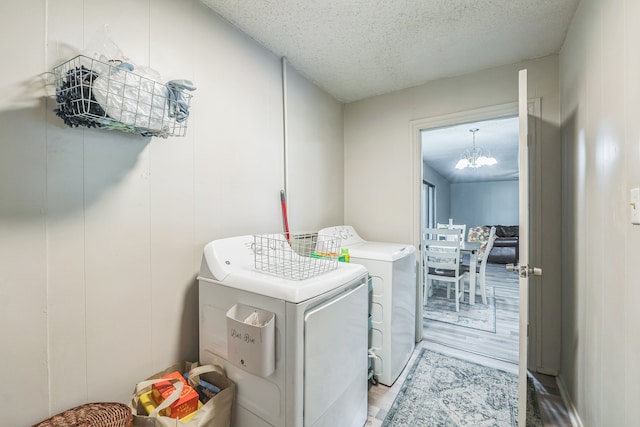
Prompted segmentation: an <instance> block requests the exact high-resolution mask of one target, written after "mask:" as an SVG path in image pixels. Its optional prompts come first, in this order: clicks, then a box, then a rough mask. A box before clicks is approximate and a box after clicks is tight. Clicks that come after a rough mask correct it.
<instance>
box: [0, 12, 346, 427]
mask: <svg viewBox="0 0 640 427" xmlns="http://www.w3.org/2000/svg"><path fill="white" fill-rule="evenodd" d="M105 25H106V26H107V27H108V29H109V33H110V34H111V38H112V39H113V41H114V42H115V43H116V44H117V45H118V46H119V48H120V49H121V50H122V51H123V53H124V54H125V55H126V56H127V57H128V58H130V59H131V60H132V61H133V62H135V63H136V64H138V65H146V66H150V67H151V68H153V69H155V70H157V71H158V72H159V73H160V74H161V75H162V78H163V80H165V81H166V80H170V79H189V80H192V81H193V82H194V84H195V85H196V86H197V90H196V91H195V92H193V101H192V104H191V114H190V117H189V121H188V129H187V134H186V137H183V138H180V137H169V138H167V139H162V138H144V137H141V136H135V135H131V134H127V133H122V132H118V131H107V130H100V129H85V128H69V127H67V126H65V125H64V124H63V122H62V120H60V119H59V118H58V117H56V116H55V114H54V112H53V109H54V107H55V103H54V101H53V100H52V98H51V95H52V94H53V93H54V88H53V86H52V85H51V84H50V83H51V80H52V79H51V75H50V74H48V73H49V72H50V71H51V70H52V68H53V67H54V66H55V65H57V64H59V63H61V62H63V61H66V60H68V59H70V58H71V57H73V56H74V55H75V54H77V53H78V52H80V51H81V50H82V49H83V48H84V47H86V46H87V45H88V44H89V43H90V42H91V40H92V38H93V37H94V35H95V34H96V32H98V31H99V30H101V29H102V28H103V26H105ZM0 35H1V36H2V37H0V49H1V50H2V53H3V61H2V63H3V67H2V69H1V70H0V76H1V78H0V360H2V365H1V367H0V376H1V377H2V378H3V380H4V384H5V386H4V387H2V389H1V390H0V411H1V412H2V414H3V421H2V423H1V424H3V425H11V426H25V425H31V424H33V423H35V422H37V421H39V420H42V419H45V418H47V417H48V416H50V415H52V414H55V413H58V412H60V411H62V410H64V409H67V408H70V407H72V406H75V405H78V404H81V403H84V402H88V401H114V400H115V401H121V402H126V401H127V400H128V398H129V396H130V393H131V391H132V390H133V386H134V384H135V382H136V381H138V380H141V379H144V378H146V377H147V376H149V375H151V374H153V373H154V372H156V371H158V370H160V369H163V368H165V367H167V366H168V365H169V364H172V363H174V362H176V361H178V360H182V359H190V360H194V359H197V355H198V354H197V350H198V349H197V346H198V342H197V336H198V335H197V333H198V331H197V328H198V313H197V310H198V304H197V283H196V276H197V273H198V269H199V267H200V259H201V253H202V248H203V246H204V245H205V243H207V242H208V241H210V240H213V239H217V238H222V237H227V236H232V235H238V234H252V233H262V232H271V231H278V230H281V227H282V220H281V212H280V203H279V201H280V199H279V197H280V190H281V189H282V188H284V176H285V170H284V148H283V135H284V127H283V94H282V92H283V91H282V67H281V60H280V58H278V57H276V56H275V55H274V54H273V53H271V52H269V51H267V50H266V49H264V48H262V47H261V46H259V45H258V44H256V42H255V41H253V40H252V39H251V38H249V37H248V36H246V35H244V34H243V33H241V32H239V31H237V30H236V29H234V28H233V27H232V26H231V25H230V24H229V23H228V22H226V21H225V20H223V19H221V18H220V17H218V16H217V15H216V14H214V13H213V12H212V11H211V10H209V9H207V8H206V7H205V6H203V5H202V4H201V3H200V2H199V1H196V0H190V1H185V0H180V1H179V0H135V1H131V0H116V1H109V2H104V1H97V0H67V1H64V2H61V1H45V0H27V1H22V2H2V3H1V4H0ZM289 76H290V77H291V83H288V85H287V88H288V96H289V97H290V99H291V104H292V105H293V106H296V107H298V106H300V105H305V106H306V109H305V110H304V111H301V110H300V109H299V108H291V109H290V110H289V112H288V123H289V124H291V126H292V128H291V132H290V135H291V137H290V139H289V147H290V151H289V160H288V163H289V165H291V168H290V170H289V171H288V174H289V182H290V183H291V189H290V194H289V197H290V199H291V201H292V203H293V205H292V212H291V214H292V217H293V218H295V224H296V225H297V226H300V227H304V228H308V229H318V228H320V227H321V226H325V225H328V224H329V223H333V222H337V223H341V222H342V219H343V218H342V212H343V203H342V194H341V190H336V188H335V187H336V182H341V181H342V105H341V104H340V103H339V102H337V101H335V100H333V99H332V98H331V97H330V96H328V95H326V94H324V93H323V92H322V91H321V90H319V89H318V88H317V87H315V86H314V85H313V84H311V83H310V82H309V81H307V80H306V79H305V78H303V77H302V76H299V75H297V74H296V72H295V70H294V69H293V68H291V69H290V71H289ZM309 130H311V131H313V132H310V131H309ZM300 134H303V135H311V136H310V137H309V138H299V137H297V136H299V135H300ZM325 141H326V146H325V145H324V144H323V142H325ZM311 159H313V160H312V161H313V162H315V163H314V169H311V170H305V169H303V168H302V167H300V165H301V164H302V162H304V164H307V165H308V164H309V163H310V161H311ZM315 168H318V169H315ZM319 169H322V170H323V171H324V172H325V173H324V175H325V176H326V177H327V179H317V178H318V177H317V176H315V175H316V174H315V172H316V171H317V170H319ZM311 172H314V174H311ZM303 184H304V185H305V186H306V187H304V189H303ZM310 188H313V195H314V201H315V203H314V204H313V205H312V206H308V207H307V206H306V205H305V204H304V203H299V202H298V201H300V200H303V197H306V191H308V189H310ZM303 191H304V194H302V193H303ZM298 221H299V222H298Z"/></svg>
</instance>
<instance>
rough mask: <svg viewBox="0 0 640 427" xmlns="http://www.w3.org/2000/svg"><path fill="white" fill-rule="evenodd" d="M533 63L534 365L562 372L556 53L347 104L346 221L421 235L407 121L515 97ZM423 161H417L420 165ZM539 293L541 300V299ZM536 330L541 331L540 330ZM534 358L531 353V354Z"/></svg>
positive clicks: (381, 237)
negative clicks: (537, 271)
mask: <svg viewBox="0 0 640 427" xmlns="http://www.w3.org/2000/svg"><path fill="white" fill-rule="evenodd" d="M522 68H527V69H528V75H529V85H528V89H529V97H530V98H540V99H541V112H542V120H541V122H540V123H539V125H540V126H539V134H540V138H539V141H540V142H541V144H540V146H536V147H533V148H532V150H533V151H534V152H536V153H537V154H536V155H537V159H533V163H534V167H533V169H532V171H531V172H532V182H533V185H534V188H535V190H536V191H535V193H534V204H533V206H536V207H540V211H532V212H531V213H532V215H533V216H534V222H533V223H532V224H533V226H535V228H534V230H536V233H535V234H534V235H532V238H533V239H534V244H536V245H537V246H536V251H534V252H533V253H532V254H531V256H530V261H531V263H532V264H533V265H536V266H540V267H542V268H543V270H544V272H545V273H544V276H542V277H536V278H532V279H531V280H530V282H531V283H532V286H531V296H530V298H531V299H532V300H533V301H534V304H536V306H537V307H538V309H537V310H534V311H532V312H531V313H530V322H531V323H532V325H534V327H538V329H537V330H536V331H534V332H535V333H536V334H538V333H539V335H540V340H539V343H538V344H539V345H538V348H537V351H539V353H537V354H535V355H534V356H535V360H534V362H535V364H536V366H535V368H536V369H540V370H544V371H546V372H557V370H558V368H559V365H560V351H559V349H560V319H559V317H560V276H561V266H562V261H561V252H560V234H561V229H560V216H561V213H560V202H561V194H560V144H559V138H560V136H559V121H560V117H559V108H560V106H559V93H558V57H557V56H555V55H552V56H549V57H545V58H541V59H538V60H534V61H527V62H523V63H519V64H513V65H508V66H504V67H499V68H495V69H491V70H485V71H479V72H476V73H472V74H468V75H464V76H459V77H453V78H449V79H443V80H438V81H434V82H430V83H427V84H424V85H422V86H418V87H414V88H410V89H406V90H401V91H397V92H393V93H391V94H388V95H381V96H377V97H373V98H369V99H365V100H362V101H358V102H354V103H350V104H347V105H346V106H345V131H344V143H345V212H344V215H345V222H346V223H349V224H352V225H353V226H354V227H355V228H356V229H357V230H358V233H360V235H361V236H362V237H363V238H365V239H367V240H378V241H391V242H408V243H412V244H414V245H416V247H417V245H418V243H419V238H420V236H419V233H416V235H415V236H414V235H412V229H413V221H414V209H419V201H416V200H415V199H414V197H413V193H412V189H413V182H412V179H413V178H412V177H413V173H414V170H415V168H416V164H414V162H420V160H419V159H418V160H416V159H415V158H414V152H413V151H412V147H411V132H410V122H411V121H412V120H419V119H425V118H434V117H439V116H442V115H446V114H453V113H459V112H464V111H469V110H476V109H480V108H484V107H488V106H497V105H503V104H508V103H512V102H515V101H516V100H517V97H518V71H519V70H520V69H522ZM417 167H419V163H418V166H417ZM536 301H538V302H536ZM538 331H539V332H538ZM532 359H534V358H533V357H532Z"/></svg>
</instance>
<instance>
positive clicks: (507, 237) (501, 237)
mask: <svg viewBox="0 0 640 427" xmlns="http://www.w3.org/2000/svg"><path fill="white" fill-rule="evenodd" d="M487 227H495V228H496V238H495V240H494V241H493V248H492V249H491V252H490V253H489V257H488V258H487V261H488V262H492V263H497V264H517V263H518V259H519V258H520V257H519V248H518V245H519V239H518V233H519V226H517V225H493V226H492V225H487Z"/></svg>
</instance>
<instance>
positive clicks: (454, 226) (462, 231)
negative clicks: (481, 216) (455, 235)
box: [436, 223, 467, 240]
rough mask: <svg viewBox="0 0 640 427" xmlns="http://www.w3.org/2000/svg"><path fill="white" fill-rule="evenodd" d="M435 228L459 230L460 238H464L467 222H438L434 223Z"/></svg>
mask: <svg viewBox="0 0 640 427" xmlns="http://www.w3.org/2000/svg"><path fill="white" fill-rule="evenodd" d="M436 227H437V228H444V229H447V228H448V229H455V230H460V234H461V235H462V239H463V240H464V236H466V234H465V232H466V231H467V224H440V223H438V224H437V225H436Z"/></svg>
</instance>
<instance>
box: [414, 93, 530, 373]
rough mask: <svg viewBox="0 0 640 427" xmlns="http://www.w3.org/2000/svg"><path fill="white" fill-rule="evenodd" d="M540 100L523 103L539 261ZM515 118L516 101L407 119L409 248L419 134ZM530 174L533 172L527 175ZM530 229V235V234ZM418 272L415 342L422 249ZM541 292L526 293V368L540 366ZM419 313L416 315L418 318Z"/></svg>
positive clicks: (418, 192) (418, 229) (418, 221)
mask: <svg viewBox="0 0 640 427" xmlns="http://www.w3.org/2000/svg"><path fill="white" fill-rule="evenodd" d="M540 105H541V100H540V98H530V99H529V100H528V101H527V109H528V113H529V171H530V173H529V205H530V206H534V212H532V213H533V218H531V222H530V226H529V228H530V230H529V245H530V248H531V251H530V254H535V256H536V258H537V259H541V254H542V245H541V240H540V236H541V229H542V227H541V226H542V224H541V217H542V215H541V212H542V207H541V203H540V202H541V167H542V165H541V162H540V159H541V150H540V129H539V128H540V119H541V117H542V116H541V108H540ZM517 115H518V102H517V101H514V102H509V103H505V104H499V105H493V106H488V107H482V108H477V109H473V110H467V111H461V112H456V113H450V114H443V115H439V116H435V117H425V118H421V119H415V120H411V121H410V122H409V132H410V139H411V153H410V159H411V177H412V179H411V187H412V188H411V206H412V210H411V212H412V225H411V235H412V236H413V245H414V246H415V247H416V248H422V246H421V244H422V217H423V214H424V213H423V212H422V179H423V177H422V174H423V171H422V168H423V164H422V135H421V132H422V131H423V130H427V129H433V128H439V127H444V126H452V125H456V124H461V123H469V122H474V121H482V120H490V119H500V118H506V117H514V116H517ZM531 172H533V173H531ZM532 175H533V176H532ZM531 230H533V231H534V233H531ZM417 256H418V263H417V265H418V269H419V272H420V274H417V277H418V286H417V298H416V330H415V340H416V342H420V341H421V340H422V332H423V329H422V304H421V301H423V298H424V295H423V292H422V287H423V277H422V269H423V268H424V266H423V259H422V258H423V257H422V250H419V251H418V254H417ZM530 262H531V260H530ZM540 302H541V290H540V289H539V287H537V288H534V289H531V288H530V290H529V308H530V310H529V325H530V333H529V343H528V344H529V345H528V352H527V353H528V354H527V356H528V357H527V360H528V365H529V366H540V365H541V363H540V362H541V349H540V348H539V347H540V346H539V345H538V343H540V342H541V336H540V335H541V331H540V328H536V325H537V324H538V319H539V316H540V315H541V307H540ZM418 313H420V315H418Z"/></svg>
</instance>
